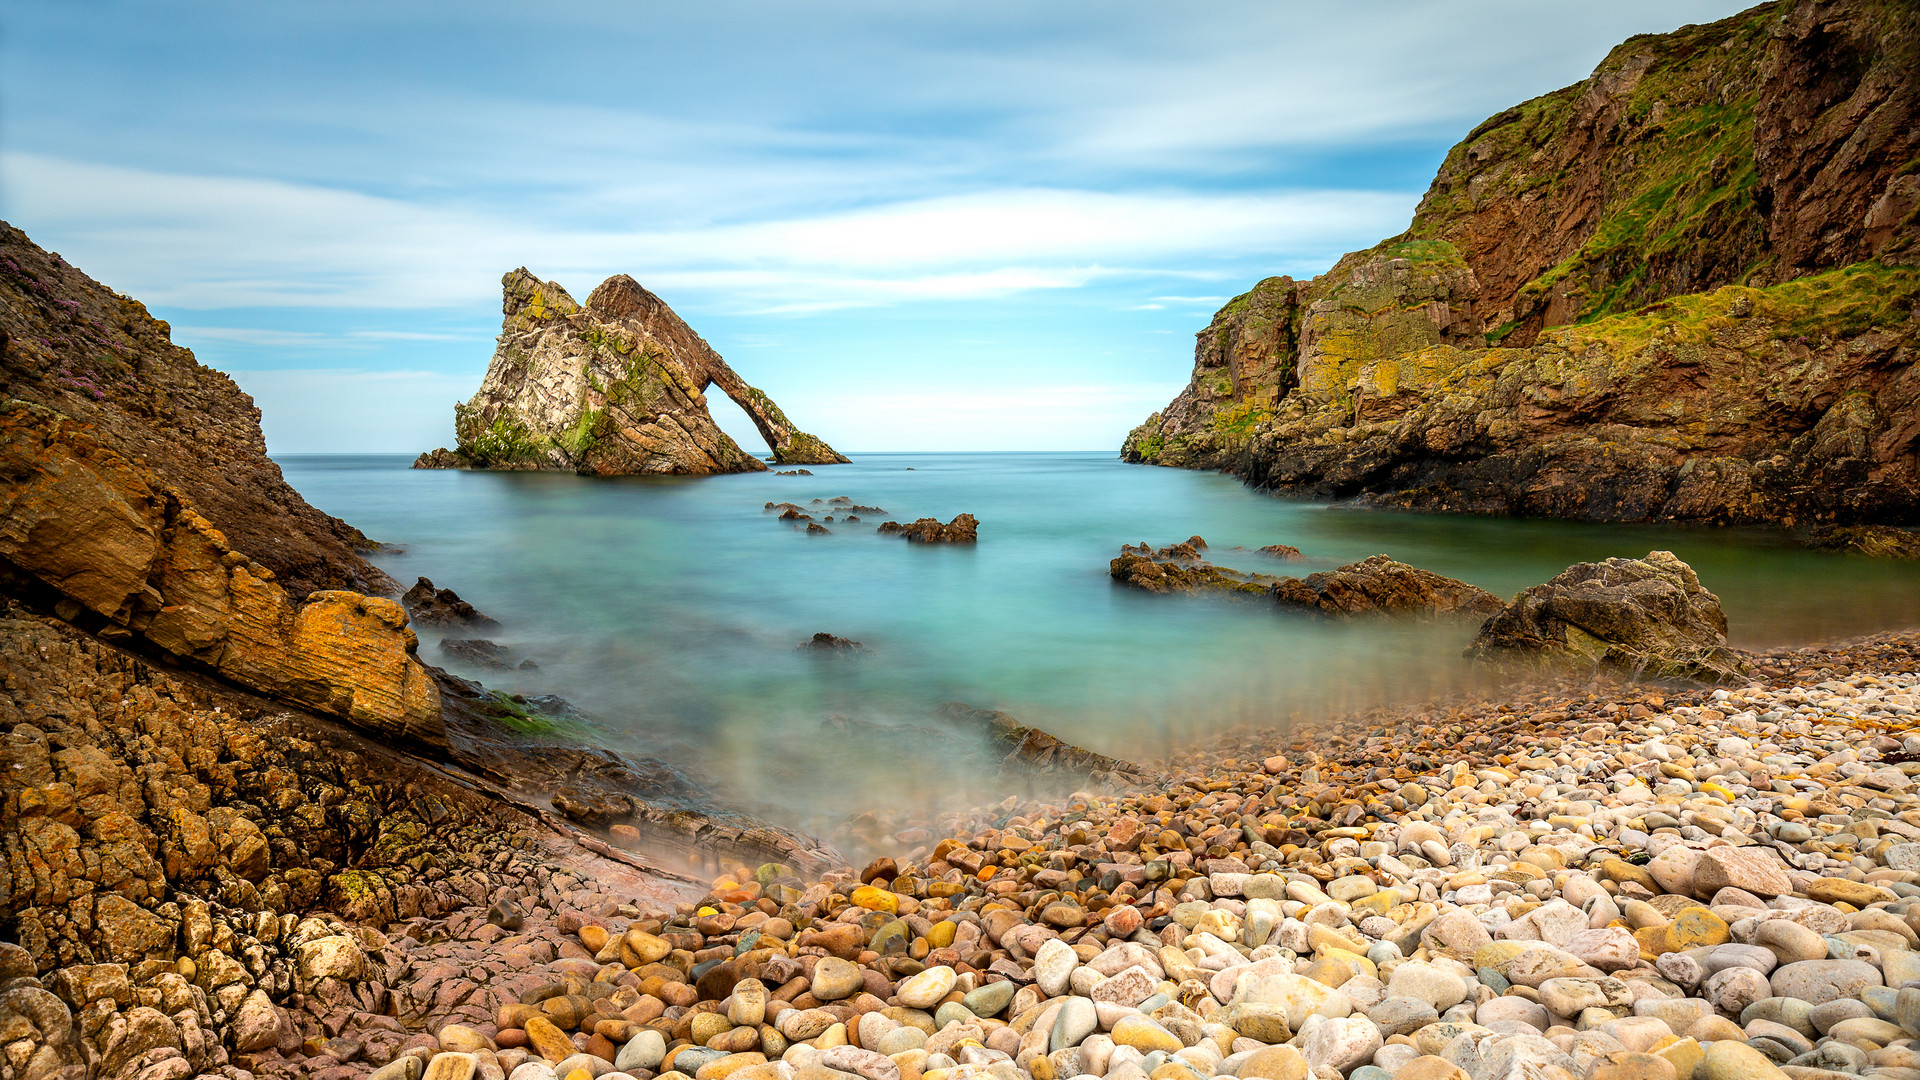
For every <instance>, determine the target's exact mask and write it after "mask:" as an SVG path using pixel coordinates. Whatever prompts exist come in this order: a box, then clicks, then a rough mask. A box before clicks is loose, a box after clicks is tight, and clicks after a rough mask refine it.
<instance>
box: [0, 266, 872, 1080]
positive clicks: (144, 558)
mask: <svg viewBox="0 0 1920 1080" xmlns="http://www.w3.org/2000/svg"><path fill="white" fill-rule="evenodd" d="M0 248H3V249H4V251H0V330H4V331H5V335H4V340H0V346H4V355H5V365H6V374H7V379H8V382H7V395H0V823H4V827H0V940H4V941H7V942H14V943H18V944H17V945H16V944H4V945H0V984H4V990H5V993H4V994H0V1031H4V1032H5V1036H4V1038H0V1043H4V1044H5V1049H6V1053H5V1055H0V1073H4V1075H5V1076H7V1077H12V1078H14V1080H44V1078H48V1077H61V1078H69V1080H70V1078H72V1077H77V1076H89V1075H98V1076H101V1077H103V1078H106V1080H179V1078H181V1077H185V1076H190V1075H194V1074H196V1073H199V1074H206V1073H212V1074H214V1075H217V1076H218V1075H225V1076H239V1077H244V1076H247V1075H264V1076H280V1075H297V1074H301V1070H302V1066H300V1065H296V1064H294V1061H295V1060H298V1059H300V1058H303V1057H304V1058H306V1059H307V1060H308V1061H309V1062H315V1063H317V1062H334V1061H338V1062H346V1061H351V1060H355V1059H356V1058H357V1059H359V1060H361V1061H364V1062H370V1063H373V1064H382V1063H385V1062H386V1061H388V1060H389V1059H391V1058H392V1057H393V1056H394V1055H396V1054H397V1053H398V1051H399V1049H400V1044H401V1043H402V1042H403V1041H404V1040H405V1038H406V1032H405V1030H404V1029H403V1028H402V1026H401V1022H400V1020H399V1019H396V1018H409V1022H412V1023H416V1024H418V1023H420V1022H423V1021H424V1020H425V1019H426V1018H427V1017H428V1016H429V1015H442V1016H444V1015H445V1011H446V1010H447V1009H449V1008H453V1007H457V1006H459V1005H460V1004H461V1003H462V1002H465V1001H469V1000H470V1001H471V1002H472V1003H473V1007H474V1009H475V1010H476V1012H473V1013H469V1014H465V1019H467V1020H468V1021H469V1022H484V1020H485V1019H486V1018H490V1017H491V1015H492V1013H491V1010H490V1009H488V1008H487V1003H488V1002H489V1001H491V1002H494V1003H496V1004H497V1003H498V1001H499V1000H500V998H499V997H498V996H497V994H503V993H507V992H508V991H507V990H506V989H505V988H504V986H503V987H502V988H499V989H498V990H497V993H496V991H493V990H490V991H488V992H487V994H488V995H494V996H486V995H482V994H481V993H479V992H478V991H477V990H476V987H475V984H474V981H473V980H468V981H467V982H466V985H465V987H464V988H462V987H460V986H457V985H451V984H449V985H448V986H447V988H446V991H447V992H446V993H445V994H442V993H441V992H440V991H439V990H437V989H436V987H437V986H438V985H439V976H438V975H435V974H433V973H432V972H431V971H428V972H421V973H419V977H417V978H416V977H415V975H414V972H413V970H412V967H411V961H410V960H409V959H408V956H409V955H411V956H414V957H420V956H422V954H421V953H419V952H417V951H410V948H411V947H410V946H408V945H404V944H402V945H394V944H393V943H391V942H389V941H388V940H387V939H386V938H385V937H384V936H383V935H382V933H381V932H380V928H382V927H385V926H388V925H390V924H392V923H395V922H396V921H402V920H406V921H411V922H412V923H413V925H412V927H411V928H412V929H414V930H416V931H418V932H420V933H421V934H422V936H423V937H434V938H435V939H436V940H443V939H444V938H445V937H446V936H447V930H446V922H445V920H450V919H451V920H461V919H465V918H466V916H465V915H463V914H462V911H463V909H468V908H473V907H475V906H478V907H479V908H482V909H484V908H486V906H487V905H488V904H495V905H496V906H499V902H501V901H504V902H506V904H507V905H508V906H511V904H512V903H513V902H514V901H525V900H533V901H535V902H536V903H537V905H538V910H537V911H536V912H534V913H533V914H531V915H529V916H527V918H528V920H529V921H530V922H537V923H539V924H541V925H543V926H546V927H547V929H548V930H549V932H550V931H551V925H550V924H551V923H552V922H553V921H554V920H558V919H563V918H569V917H571V918H576V919H577V918H579V917H580V916H581V912H582V911H583V910H586V909H592V908H597V907H600V906H603V905H604V904H605V903H606V902H607V896H608V893H607V892H603V891H602V890H613V891H617V892H619V893H620V894H621V895H622V896H623V898H633V897H653V898H656V899H658V900H660V901H662V902H665V903H669V904H670V903H671V902H673V901H674V900H675V899H676V898H678V897H680V896H682V895H683V893H682V891H681V890H682V889H683V888H684V887H685V885H686V883H687V880H688V879H687V878H686V876H685V875H686V873H687V870H688V869H692V870H697V871H699V872H702V873H705V872H707V871H708V870H709V869H710V865H711V860H712V859H714V858H724V859H729V860H734V861H744V862H748V863H753V864H759V863H763V862H769V861H773V862H779V863H783V864H785V865H787V866H791V867H796V868H802V869H803V870H806V871H807V872H812V871H815V870H818V869H822V868H825V867H827V866H829V865H832V864H834V863H835V862H836V861H837V860H838V856H837V855H835V854H834V853H833V852H831V851H830V850H825V849H821V848H820V847H818V845H817V842H815V841H812V840H810V839H808V838H805V837H801V836H799V835H797V834H794V833H790V832H787V831H785V830H781V829H777V828H774V827H771V826H768V825H766V824H765V823H762V822H759V821H756V820H753V819H751V818H748V817H745V816H742V815H738V814H734V813H731V812H728V811H725V810H721V809H718V808H716V807H713V806H712V805H711V804H710V798H711V797H710V795H709V794H708V792H707V791H706V790H705V789H703V788H702V787H701V786H700V785H699V784H698V783H696V782H694V781H692V780H690V779H689V778H687V777H686V776H685V775H683V774H682V773H680V772H679V771H678V770H677V769H675V768H674V767H672V766H670V765H668V764H666V763H665V762H662V761H659V760H657V759H653V758H648V757H640V756H631V755H623V754H618V753H614V752H611V751H608V750H604V749H600V748H597V747H594V746H592V745H590V744H588V743H587V742H586V741H585V740H586V739H587V738H590V737H591V736H592V734H593V730H594V729H593V727H592V722H591V720H590V718H586V717H583V716H581V715H579V714H578V713H575V712H574V711H572V710H571V709H570V708H569V707H567V706H566V705H565V703H563V702H559V701H556V700H551V699H521V698H517V697H513V696H510V695H502V694H498V693H493V692H489V691H487V690H486V689H485V688H483V687H480V686H479V685H477V684H474V683H470V682H466V681H464V680H460V679H457V678H453V677H452V676H449V675H447V674H446V673H445V672H442V671H439V670H437V669H433V668H430V667H427V666H426V665H424V664H423V663H421V662H420V660H419V659H418V657H417V656H416V655H415V652H416V648H417V641H416V638H415V636H414V634H413V632H412V630H411V629H410V628H409V626H408V621H407V615H406V611H405V609H404V608H403V607H402V605H401V604H399V603H397V602H395V601H393V600H389V599H383V598H380V597H377V596H369V595H365V594H363V593H360V592H353V591H348V590H346V589H340V588H334V587H331V586H337V585H341V584H346V583H361V584H366V585H368V586H369V587H372V586H378V587H379V588H381V589H382V590H383V591H397V590H396V589H394V588H393V582H392V581H391V580H390V579H388V578H387V577H386V576H385V575H384V574H380V573H379V572H378V571H377V570H374V569H373V568H372V567H371V566H369V565H367V564H366V563H365V562H364V560H363V559H361V558H360V556H359V555H358V554H356V553H355V545H364V544H365V540H364V538H361V537H360V536H359V534H358V533H357V532H354V531H353V530H351V529H350V528H349V527H347V526H345V525H343V524H341V523H339V522H336V521H334V520H333V519H331V518H327V517H325V516H324V515H321V514H318V513H317V512H316V511H314V510H312V508H310V507H308V506H307V505H306V504H305V503H304V502H302V501H301V500H300V498H299V496H298V495H296V494H294V493H293V492H292V490H291V489H289V488H287V487H286V486H285V484H284V483H283V482H282V481H281V479H280V475H279V472H278V470H277V469H275V468H273V466H272V463H271V462H269V461H267V460H266V458H265V456H264V451H263V443H262V440H261V437H260V431H259V427H258V424H257V413H255V412H254V411H253V410H252V406H251V404H250V403H249V402H248V401H247V399H246V397H245V396H244V395H241V394H239V393H238V391H237V390H235V389H234V388H233V386H232V383H231V382H230V381H228V380H226V378H225V377H224V376H221V375H219V374H218V373H215V372H210V371H208V370H206V369H204V368H199V367H198V366H197V365H194V364H193V363H192V358H191V356H190V355H189V354H187V353H186V352H185V351H184V350H178V349H174V348H173V347H172V346H171V345H169V344H167V342H166V340H165V336H166V327H165V325H164V324H162V323H157V322H155V321H153V320H151V319H149V318H148V317H147V316H146V313H145V309H143V308H141V307H140V306H139V305H138V304H137V303H135V302H134V301H131V300H127V299H125V298H122V297H119V296H117V295H115V294H112V293H111V292H109V291H108V290H105V289H103V288H102V287H100V286H99V285H97V284H96V283H94V282H93V281H91V279H88V278H86V277H85V276H84V275H82V274H80V273H79V272H78V271H75V270H73V269H72V268H71V267H68V266H66V265H65V264H64V263H63V262H61V261H60V260H58V258H57V257H55V256H51V255H47V254H46V253H44V252H41V251H40V250H39V249H38V248H36V247H34V246H33V245H32V244H31V242H30V241H28V240H26V238H25V237H24V236H21V235H20V234H19V233H18V232H17V231H14V230H11V229H6V230H5V231H4V233H3V234H0ZM8 395H18V396H8ZM68 409H71V410H72V412H68V411H67V410H68ZM76 414H77V415H76ZM176 481H177V482H176ZM203 492H205V493H208V494H207V498H208V501H209V504H210V507H211V508H209V509H206V510H204V511H203V509H202V507H201V503H200V501H199V495H200V493H203ZM216 513H217V514H218V516H219V519H218V520H214V517H215V515H216ZM229 530H231V531H229ZM237 536H245V537H247V538H248V539H247V545H246V546H241V545H240V544H239V543H237V542H236V541H235V539H234V538H235V537H237ZM268 559H271V560H272V564H271V565H269V564H268V561H267V560H268ZM283 569H284V575H285V576H284V577H283ZM426 591H427V592H428V593H430V594H431V595H429V596H426V597H416V598H415V599H416V601H417V602H419V601H424V602H428V603H429V604H430V605H439V606H440V607H443V608H445V609H447V610H450V611H453V612H454V613H455V614H460V610H459V609H460V608H461V607H464V605H457V604H456V603H454V602H453V601H452V600H451V599H450V598H449V597H447V596H442V595H440V593H439V591H437V590H431V589H427V590H426ZM442 601H446V603H444V604H443V603H442ZM466 613H468V614H471V609H470V608H467V609H466ZM682 868H686V869H682ZM582 882H592V883H594V884H593V887H592V888H575V887H574V886H577V885H580V884H581V883H582ZM303 916H311V917H303ZM343 919H344V920H347V921H352V922H358V923H360V924H362V925H360V926H354V927H350V926H348V925H346V923H345V922H343V921H342V920H343ZM423 921H424V923H423ZM474 921H477V918H476V920H472V921H469V922H467V923H466V924H465V925H468V926H471V925H473V924H474ZM463 936H464V935H463ZM397 940H399V941H401V942H406V941H409V940H411V939H408V938H406V937H405V935H404V934H400V935H398V936H397ZM416 944H417V942H416ZM349 961H350V962H349ZM480 978H481V979H482V980H484V979H485V975H484V973H482V974H481V975H480ZM456 991H457V992H456ZM517 992H518V991H513V993H516V994H517ZM418 994H424V997H421V996H416V995H418ZM469 995H471V998H469ZM322 1041H324V1042H325V1043H326V1044H327V1046H328V1049H327V1050H326V1051H325V1053H324V1054H317V1055H316V1054H313V1047H314V1046H316V1045H317V1044H318V1043H320V1042H322ZM283 1054H285V1055H291V1057H282V1055H283ZM316 1067H317V1066H316ZM223 1070H224V1071H223ZM242 1070H243V1071H242ZM348 1071H352V1070H348Z"/></svg>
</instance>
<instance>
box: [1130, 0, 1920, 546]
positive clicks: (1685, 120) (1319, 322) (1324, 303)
mask: <svg viewBox="0 0 1920 1080" xmlns="http://www.w3.org/2000/svg"><path fill="white" fill-rule="evenodd" d="M1917 69H1920V11H1917V10H1916V9H1915V8H1914V7H1913V6H1912V5H1910V4H1902V3H1894V2H1879V0H1796V2H1792V3H1778V4H1766V5H1762V6H1760V7H1757V8H1754V9H1752V10H1750V11H1747V12H1745V13H1743V14H1741V15H1738V16H1735V17H1733V18H1730V19H1726V20H1722V21H1720V22H1717V23H1713V24H1709V25H1705V26H1689V27H1685V28H1682V29H1681V30H1678V31H1676V32H1674V33H1672V34H1666V35H1660V36H1645V37H1637V38H1633V39H1630V40H1629V41H1627V42H1625V43H1624V44H1622V45H1620V46H1619V47H1618V48H1616V49H1614V50H1613V52H1612V53H1611V54H1610V55H1609V56H1608V57H1607V59H1606V60H1605V61H1603V62H1602V63H1601V65H1600V66H1599V67H1598V68H1597V69H1596V70H1595V72H1594V74H1593V76H1592V77H1591V78H1589V79H1587V80H1585V81H1583V82H1580V83H1577V84H1575V85H1573V86H1570V87H1567V88H1566V89H1563V90H1560V91H1556V92H1554V93H1552V94H1548V95H1545V96H1543V97H1540V98H1536V99H1534V100H1532V101H1529V102H1525V103H1523V104H1521V105H1519V106H1516V107H1514V108H1512V109H1508V110H1506V111H1505V112H1502V113H1500V114H1499V115H1497V116H1494V117H1492V118H1491V119H1489V120H1487V121H1486V122H1485V123H1483V124H1481V125H1480V126H1479V127H1477V128H1475V129H1474V130H1473V131H1472V132H1471V133H1470V134H1469V135H1468V136H1467V138H1466V139H1465V140H1463V141H1462V142H1461V143H1460V144H1459V145H1458V146H1456V147H1454V148H1453V150H1452V151H1451V152H1449V154H1448V155H1447V157H1446V160H1445V162H1444V163H1443V164H1442V166H1441V168H1440V171H1439V174H1438V175H1437V176H1436V177H1435V179H1434V182H1433V185H1432V187H1431V188H1430V189H1429V190H1428V192H1427V195H1426V197H1425V198H1424V199H1423V200H1422V201H1421V203H1420V206H1419V208H1418V209H1417V210H1416V212H1415V215H1414V220H1413V223H1412V225H1411V227H1410V228H1409V229H1408V231H1407V232H1406V233H1404V234H1402V235H1400V236H1397V237H1394V238H1391V239H1389V240H1386V241H1383V242H1382V243H1381V244H1380V245H1378V246H1376V247H1374V248H1372V249H1369V250H1367V251H1362V252H1355V253H1353V254H1350V255H1348V256H1346V257H1345V258H1343V259H1341V260H1340V262H1339V263H1338V264H1336V265H1335V266H1334V267H1333V269H1332V270H1330V271H1329V272H1327V273H1326V274H1323V275H1321V276H1319V277H1316V278H1314V279H1313V280H1311V281H1295V280H1293V279H1291V278H1285V277H1281V278H1270V279H1268V280H1266V281H1262V282H1260V283H1259V284H1258V285H1256V286H1255V287H1254V288H1253V289H1252V290H1251V291H1250V292H1248V293H1246V294H1245V295H1242V296H1239V297H1236V298H1235V299H1234V300H1232V301H1231V302H1230V303H1228V304H1227V306H1226V307H1224V308H1222V309H1221V310H1220V312H1219V313H1218V314H1216V315H1215V316H1214V319H1213V322H1212V323H1211V325H1209V326H1208V327H1207V328H1206V329H1205V330H1204V331H1202V332H1201V333H1200V334H1199V336H1198V342H1197V346H1196V349H1195V356H1194V371H1193V377H1192V380H1191V382H1190V383H1189V385H1188V386H1187V388H1186V389H1185V390H1183V391H1182V392H1181V393H1180V395H1179V396H1178V397H1177V398H1175V399H1174V401H1173V402H1172V403H1171V404H1170V405H1169V406H1168V407H1167V408H1166V409H1165V410H1163V411H1161V412H1159V413H1156V414H1154V416H1152V417H1151V418H1149V419H1148V421H1147V422H1146V423H1145V424H1142V425H1141V426H1140V427H1138V428H1136V429H1135V430H1134V431H1133V432H1132V433H1131V434H1130V435H1129V436H1128V437H1127V440H1126V444H1125V447H1124V448H1123V450H1122V456H1123V457H1124V458H1126V459H1127V460H1129V461H1135V462H1145V463H1152V464H1162V465H1175V466H1185V467H1194V468H1219V469H1227V470H1229V471H1232V472H1234V473H1236V474H1237V475H1239V476H1241V477H1243V478H1244V479H1246V480H1247V481H1248V482H1249V483H1252V484H1255V485H1258V486H1262V487H1267V488H1271V489H1275V490H1284V491H1297V492H1301V493H1305V494H1311V495H1315V496H1320V497H1335V498H1350V497H1357V498H1360V499H1362V500H1365V501H1370V502H1375V503H1379V504H1384V505H1394V506H1408V507H1418V508H1426V509H1446V510H1464V511H1472V512H1482V513H1508V514H1527V515H1543V516H1553V517H1572V518H1585V519H1591V520H1607V521H1643V520H1694V521H1717V522H1743V521H1747V522H1751V521H1773V522H1783V523H1792V522H1797V521H1808V520H1833V521H1907V520H1913V519H1915V518H1916V517H1920V455H1917V454H1916V447H1917V446H1920V375H1916V374H1915V373H1914V369H1913V359H1914V355H1915V354H1914V347H1915V342H1914V335H1915V331H1916V322H1917V320H1916V318H1915V311H1916V304H1920V269H1916V263H1920V226H1917V225H1916V208H1917V207H1920V82H1917V81H1916V80H1914V79H1913V78H1912V73H1913V72H1914V71H1915V70H1917Z"/></svg>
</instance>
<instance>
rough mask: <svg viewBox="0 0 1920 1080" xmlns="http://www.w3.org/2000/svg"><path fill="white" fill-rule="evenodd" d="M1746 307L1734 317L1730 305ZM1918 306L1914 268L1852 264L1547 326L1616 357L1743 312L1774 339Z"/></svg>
mask: <svg viewBox="0 0 1920 1080" xmlns="http://www.w3.org/2000/svg"><path fill="white" fill-rule="evenodd" d="M1743 299H1744V300H1745V301H1746V302H1747V303H1748V304H1750V305H1751V311H1750V313H1749V314H1748V315H1747V316H1736V315H1735V314H1734V311H1735V310H1736V305H1737V304H1738V303H1739V302H1740V301H1741V300H1743ZM1916 307H1920V268H1917V267H1911V266H1883V265H1881V264H1880V263H1878V262H1862V263H1854V264H1853V265H1851V266H1843V267H1840V268H1839V269H1837V270H1829V271H1826V272H1825V273H1821V274H1809V275H1808V276H1806V277H1802V278H1795V279H1794V280H1792V281H1786V282H1782V283H1780V284H1778V285H1771V286H1768V287H1766V288H1764V289H1755V288H1747V287H1744V286H1737V285H1729V286H1726V287H1724V288H1721V289H1716V290H1715V291H1713V292H1710V293H1688V294H1686V295H1683V296H1675V297H1671V298H1669V299H1666V300H1662V301H1660V302H1658V303H1656V304H1651V305H1648V306H1647V307H1644V308H1642V309H1640V310H1639V311H1635V312H1632V313H1629V314H1624V315H1614V316H1611V317H1608V318H1605V319H1599V320H1596V321H1593V322H1588V323H1583V324H1581V325H1578V326H1569V327H1562V328H1559V329H1557V330H1550V331H1548V332H1547V333H1548V336H1550V337H1552V338H1555V339H1557V340H1558V341H1559V342H1560V343H1561V344H1562V345H1563V346H1564V347H1567V348H1569V349H1572V350H1574V351H1576V352H1578V351H1580V347H1581V345H1582V344H1584V343H1588V342H1592V343H1597V344H1600V345H1603V346H1605V347H1606V349H1607V351H1608V352H1609V353H1611V354H1612V355H1615V356H1626V355H1632V354H1634V353H1638V352H1639V351H1641V350H1642V349H1645V348H1646V347H1647V346H1648V345H1649V344H1651V343H1652V342H1653V341H1654V339H1655V338H1656V337H1657V336H1661V335H1663V334H1670V335H1671V337H1670V340H1672V341H1673V342H1675V343H1677V344H1685V343H1693V344H1698V343H1701V342H1705V341H1707V340H1709V339H1710V338H1711V337H1712V336H1713V335H1714V334H1715V333H1716V332H1719V331H1724V330H1730V329H1732V328H1733V327H1734V325H1735V324H1736V323H1738V322H1739V321H1740V320H1741V319H1742V318H1751V317H1758V318H1761V319H1764V320H1765V321H1766V322H1767V324H1768V325H1769V326H1770V328H1771V333H1770V334H1769V337H1770V339H1771V340H1774V341H1792V340H1798V341H1804V342H1808V343H1812V342H1816V341H1819V340H1820V339H1822V338H1827V339H1844V338H1851V337H1858V336H1859V335H1861V334H1863V333H1865V332H1867V331H1868V330H1870V329H1873V328H1874V327H1891V326H1897V325H1899V324H1902V323H1905V322H1907V321H1908V320H1909V319H1911V318H1912V317H1913V316H1912V312H1913V311H1914V310H1915V309H1916Z"/></svg>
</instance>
